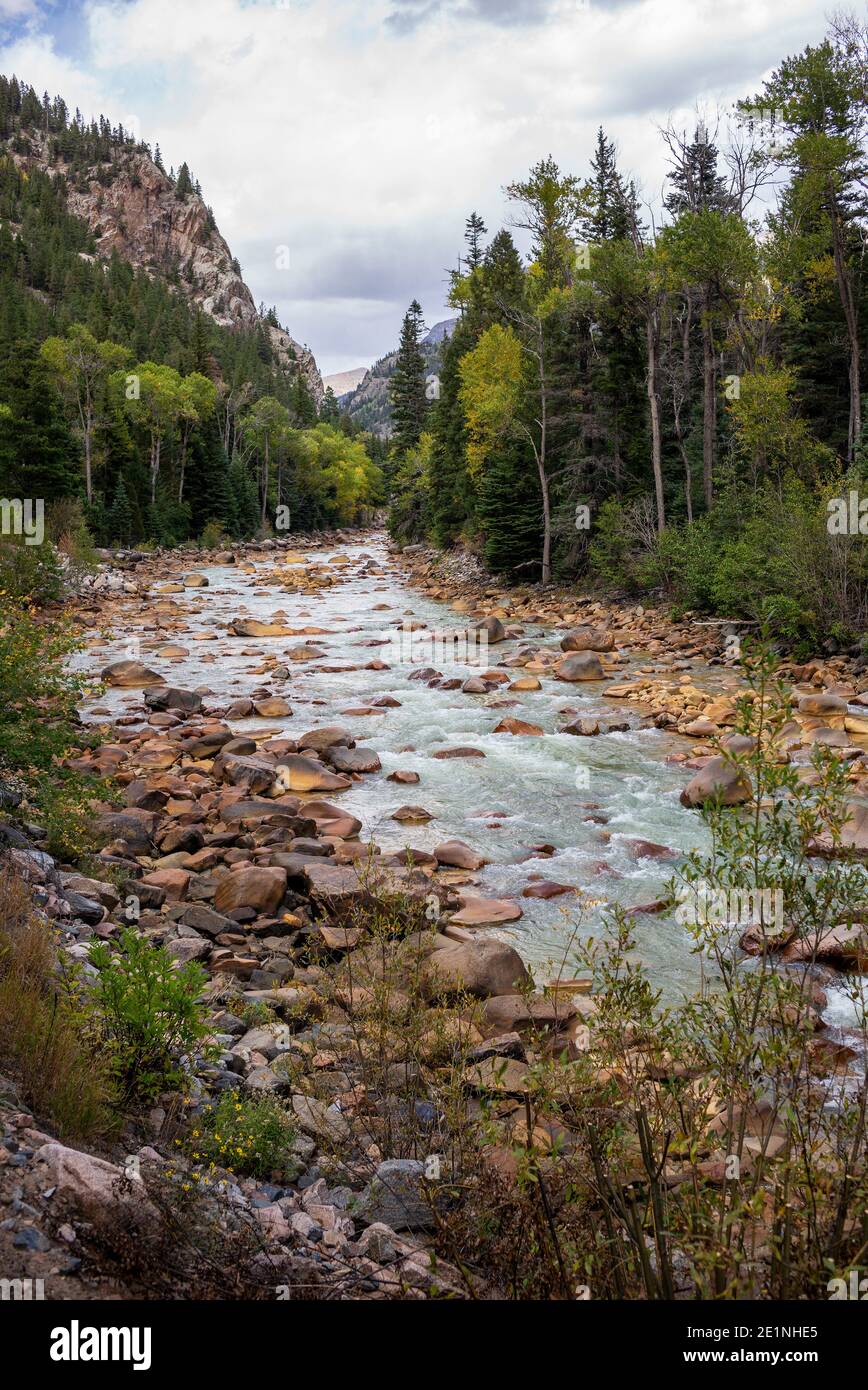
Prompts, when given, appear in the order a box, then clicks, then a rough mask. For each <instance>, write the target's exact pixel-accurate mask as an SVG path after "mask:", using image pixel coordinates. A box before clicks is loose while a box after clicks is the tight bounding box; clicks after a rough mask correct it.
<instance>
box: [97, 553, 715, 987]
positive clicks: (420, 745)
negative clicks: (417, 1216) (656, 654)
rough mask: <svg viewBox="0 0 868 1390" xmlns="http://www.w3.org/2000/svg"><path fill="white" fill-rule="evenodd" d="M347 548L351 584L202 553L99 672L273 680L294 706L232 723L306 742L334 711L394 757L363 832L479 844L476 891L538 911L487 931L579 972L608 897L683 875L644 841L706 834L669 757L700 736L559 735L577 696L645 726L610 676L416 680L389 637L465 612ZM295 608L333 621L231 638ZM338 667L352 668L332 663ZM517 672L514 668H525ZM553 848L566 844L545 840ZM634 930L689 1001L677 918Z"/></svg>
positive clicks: (354, 796) (642, 922) (638, 922)
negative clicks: (283, 580) (182, 586)
mask: <svg viewBox="0 0 868 1390" xmlns="http://www.w3.org/2000/svg"><path fill="white" fill-rule="evenodd" d="M338 554H339V552H338V551H336V550H334V549H331V550H319V551H307V552H305V555H306V558H307V560H308V562H313V563H323V562H330V561H332V560H333V558H334V557H335V556H336V555H338ZM340 555H342V556H343V557H345V558H346V560H348V561H349V562H350V563H346V564H345V565H344V566H343V567H342V568H341V569H340V571H339V572H340V581H339V582H338V583H337V584H335V585H334V586H333V587H331V588H326V589H324V590H322V591H321V592H320V593H319V594H315V595H313V594H303V595H300V596H297V595H295V594H292V593H287V592H285V591H284V590H283V589H281V588H276V587H273V586H266V585H264V584H263V583H262V578H261V576H263V575H264V574H265V573H266V572H267V570H268V569H269V568H270V567H272V566H273V565H274V563H275V555H274V553H273V552H263V553H262V555H261V556H260V555H258V554H257V555H256V556H255V564H256V567H257V574H250V573H245V572H244V570H243V569H241V568H239V567H237V566H231V565H223V566H206V567H199V566H197V567H196V568H202V572H203V573H204V574H205V575H206V576H207V579H208V587H207V588H199V589H196V588H189V589H186V590H185V591H184V593H183V594H182V595H174V596H171V595H167V596H165V597H164V598H161V597H160V596H159V594H157V593H155V594H154V602H153V603H151V602H150V600H149V601H148V603H147V604H146V605H141V603H140V602H139V605H138V606H135V605H132V606H131V618H130V626H129V628H127V629H126V630H120V627H119V625H117V624H116V626H115V628H114V630H113V631H112V632H110V633H108V634H105V636H106V638H107V640H105V641H103V642H100V643H99V644H96V645H95V647H92V648H91V649H90V650H89V652H87V653H85V654H84V655H83V656H82V657H81V658H80V661H81V662H82V663H83V664H84V665H85V667H86V668H87V669H88V670H93V669H94V667H95V662H94V651H97V652H98V654H99V666H100V667H101V666H103V665H105V664H106V663H107V662H108V661H110V660H117V659H119V658H121V657H123V656H125V655H126V656H129V655H136V656H139V655H140V656H141V658H142V659H143V660H145V661H146V662H147V663H148V664H149V665H151V666H153V667H154V668H155V669H156V670H158V671H159V672H160V673H161V674H163V675H164V676H165V677H166V679H167V681H168V682H169V683H170V684H172V685H178V686H183V687H186V688H193V689H197V688H198V689H201V690H202V691H203V692H204V691H207V692H208V699H207V701H206V704H210V703H214V704H220V703H225V702H226V701H227V700H228V699H232V698H240V697H241V696H247V695H249V694H251V692H252V691H254V690H256V689H258V688H262V687H267V688H268V689H269V690H271V691H272V692H273V693H276V694H280V695H283V696H284V697H285V698H286V699H288V700H289V701H290V704H291V706H292V709H293V716H292V717H291V718H286V719H280V718H278V719H267V720H264V719H261V718H255V719H247V720H243V719H242V720H237V721H231V722H232V727H233V729H234V730H235V731H236V732H239V733H241V732H245V731H250V732H252V733H255V734H256V735H257V736H259V735H260V734H261V733H262V731H263V730H264V729H266V728H267V729H268V731H269V736H270V735H271V734H273V733H278V732H283V733H285V734H286V736H287V737H290V738H292V737H297V736H298V735H300V734H301V733H302V732H305V731H306V730H307V729H310V728H312V727H315V726H320V725H326V724H341V725H343V726H344V727H346V728H348V729H350V730H351V732H352V734H353V736H354V738H355V739H356V741H357V743H358V744H359V745H360V746H364V745H367V746H370V747H373V748H375V749H376V750H377V752H378V754H379V756H380V759H381V762H382V771H381V772H378V773H374V774H371V775H365V776H362V777H361V780H359V781H357V782H355V783H354V785H353V786H352V787H351V788H350V789H348V790H346V791H345V792H342V793H339V794H337V795H336V796H335V797H334V799H336V800H338V801H339V803H340V805H341V807H342V808H346V809H348V810H350V811H351V812H352V813H353V814H354V815H356V816H357V817H358V818H359V819H360V820H361V821H362V824H363V831H362V838H363V839H372V840H374V841H375V842H376V843H377V844H378V845H379V846H380V847H381V848H382V849H383V850H394V849H397V848H400V847H402V846H405V845H408V844H409V845H412V846H414V847H416V848H418V849H425V850H431V849H433V847H434V846H435V845H437V844H440V843H441V842H442V841H444V840H448V839H453V838H458V839H461V840H463V841H465V842H466V843H467V844H468V845H470V846H471V847H472V848H474V849H476V850H478V851H479V852H480V853H482V854H484V855H485V856H486V858H488V859H489V860H490V861H491V862H490V863H489V864H488V865H487V866H486V867H485V868H484V869H482V870H481V871H479V873H478V875H476V877H477V878H478V883H479V887H478V889H475V890H474V891H478V892H480V893H482V894H484V895H485V896H488V897H498V898H503V897H506V898H512V899H515V900H516V901H517V902H518V903H519V905H520V907H521V909H522V912H523V916H522V917H521V918H520V920H518V921H515V922H511V923H509V924H505V925H501V926H499V927H497V928H491V929H487V930H492V931H494V932H495V933H496V934H497V935H498V936H500V937H503V938H504V939H507V940H509V941H511V942H512V944H514V945H515V946H516V948H517V949H518V950H519V951H520V953H521V954H522V955H523V956H524V957H525V959H527V960H528V961H529V962H530V963H532V965H534V966H535V967H537V969H538V970H539V973H540V977H541V978H550V977H551V974H557V973H564V974H566V975H569V974H570V973H571V972H570V970H569V968H567V969H566V970H565V971H562V964H563V958H564V953H565V950H566V949H567V947H568V943H569V942H570V940H571V939H572V937H573V934H574V933H575V931H576V926H577V922H579V921H580V922H581V926H580V934H581V935H582V936H590V935H596V934H598V933H599V932H600V930H601V921H602V914H603V912H604V909H605V905H606V903H608V902H613V901H617V902H620V903H622V904H624V905H625V906H633V905H637V904H642V903H649V902H653V900H654V899H656V898H658V897H660V896H661V894H662V891H663V889H664V886H665V883H666V881H667V879H668V878H670V876H671V875H672V872H673V868H674V866H675V865H676V864H677V858H675V857H670V858H668V859H665V860H661V859H654V858H648V857H637V856H636V852H635V846H634V845H632V844H631V841H635V840H636V839H645V840H649V841H652V842H654V843H655V844H658V845H664V846H667V847H668V848H669V849H670V850H672V851H676V852H677V853H678V854H682V853H684V852H686V851H687V850H689V849H691V848H694V847H702V846H704V845H705V843H706V833H705V830H704V827H703V824H702V822H701V820H700V818H699V816H698V814H697V813H696V812H695V811H690V810H687V809H685V808H684V807H682V805H681V804H680V802H679V792H680V790H681V788H682V787H683V785H684V783H685V781H686V780H687V776H688V774H687V772H686V771H685V770H684V769H683V768H681V767H679V766H677V765H671V764H669V763H667V756H668V755H670V754H671V753H673V752H674V751H676V750H680V751H683V750H684V749H685V748H686V747H689V741H688V740H686V739H685V738H683V737H680V736H678V735H672V734H669V733H666V732H664V731H661V730H658V729H655V728H644V729H643V728H639V727H635V728H631V730H630V731H629V732H624V733H612V734H604V735H600V736H596V737H576V736H573V735H570V734H565V733H561V732H559V729H560V728H561V727H562V726H563V724H564V723H566V722H568V718H567V716H565V715H564V714H563V713H562V711H564V710H567V709H568V710H569V711H570V713H569V719H572V718H575V717H576V715H578V716H580V717H597V716H601V717H603V718H605V719H607V720H609V721H612V720H615V721H619V722H621V721H624V720H626V719H629V720H630V723H631V725H638V724H639V723H640V716H639V714H638V713H637V711H636V709H635V707H634V708H632V709H631V707H629V706H628V705H626V704H625V703H624V702H623V701H612V700H606V699H604V698H603V697H602V695H601V694H600V690H601V688H604V687H601V686H600V685H598V684H581V685H572V684H570V685H568V684H565V683H564V682H562V681H558V680H554V679H547V678H546V677H544V676H543V677H542V678H541V681H542V689H541V690H539V691H527V692H509V693H506V690H505V686H504V687H501V688H500V689H499V690H497V691H495V692H494V693H492V694H488V695H471V694H465V693H464V692H462V691H461V690H460V689H453V690H443V689H436V688H430V687H429V686H428V685H427V684H426V683H425V682H424V681H419V680H411V679H409V676H410V675H411V674H412V672H413V670H414V667H413V666H411V665H408V664H395V663H394V661H393V660H391V653H392V648H391V647H390V646H389V645H380V644H381V643H383V641H384V639H388V638H389V636H390V634H391V633H392V632H394V630H395V629H396V628H398V627H400V625H401V624H402V623H403V622H405V621H408V620H409V621H412V622H416V623H424V624H427V626H428V628H431V629H433V628H441V629H442V628H448V627H461V626H463V625H464V623H465V622H466V619H465V618H463V617H461V616H460V615H458V614H457V613H455V612H453V611H452V610H451V609H450V608H447V607H446V606H445V605H443V604H440V603H438V602H435V601H432V600H430V599H426V598H424V597H421V596H420V595H419V594H418V593H417V592H416V591H414V590H413V589H412V588H410V587H409V585H408V584H407V583H406V581H405V580H404V578H403V576H402V574H401V572H400V570H399V569H398V567H397V565H396V564H395V562H394V561H393V560H392V558H391V557H390V555H389V553H388V550H387V548H386V545H385V543H384V541H383V540H381V539H373V540H370V541H368V542H367V543H365V544H363V545H347V546H342V547H341V548H340ZM362 571H364V572H362ZM179 573H181V571H179ZM157 587H159V586H157ZM157 604H159V605H160V606H159V608H158V607H157ZM382 605H389V606H388V608H384V607H382ZM278 610H279V611H280V612H281V613H283V614H285V615H286V619H285V621H286V623H287V624H288V625H289V626H291V627H294V628H301V627H305V626H309V627H311V628H315V629H323V630H324V635H312V636H310V637H309V638H304V637H299V638H297V639H294V638H247V639H245V638H239V637H234V636H229V635H228V634H227V633H226V626H227V625H228V623H229V622H230V620H231V619H232V618H235V617H239V616H244V617H253V618H257V619H260V620H266V619H269V618H271V616H272V615H273V614H274V613H275V612H276V611H278ZM135 623H137V624H138V626H134V624H135ZM522 631H523V635H522V638H521V639H520V643H519V642H516V641H514V640H508V641H506V642H503V643H499V644H497V645H496V646H491V647H490V648H489V651H488V658H487V665H489V666H496V665H497V664H498V662H501V661H503V660H504V659H505V658H508V657H509V656H510V655H511V654H513V653H514V652H515V650H516V648H517V646H518V645H520V644H521V645H524V644H530V645H548V646H551V647H557V645H558V639H559V636H560V634H556V633H554V632H552V631H551V630H546V629H544V628H542V627H533V626H530V625H527V624H525V625H524V626H523V629H522ZM305 641H307V642H310V643H313V644H315V645H316V646H317V647H318V648H319V649H320V650H322V651H323V652H324V653H325V656H324V657H323V658H322V659H319V660H313V661H305V662H298V663H296V662H290V663H289V666H290V674H289V677H288V679H286V680H274V681H272V680H270V679H269V676H268V675H267V674H263V673H262V664H261V656H259V655H257V653H259V654H261V653H266V654H267V655H268V656H272V655H273V656H276V657H277V658H278V660H281V661H282V660H283V659H284V657H285V656H286V653H287V652H288V651H289V650H290V649H291V648H292V647H294V646H298V645H299V644H300V643H301V642H305ZM137 642H138V643H139V644H140V645H136V643H137ZM167 642H173V643H180V644H181V645H182V646H184V647H185V648H186V650H187V652H188V655H185V656H178V657H173V658H169V657H165V656H161V655H160V651H161V648H162V647H164V646H165V644H166V643H167ZM131 643H132V645H131ZM372 660H381V661H386V662H390V666H389V669H387V670H365V669H360V668H362V667H364V666H365V665H366V663H368V662H370V661H372ZM646 660H647V658H646ZM639 664H640V658H639V657H638V656H637V657H636V658H635V659H631V660H629V661H628V662H627V663H625V665H624V666H623V667H622V668H620V669H621V670H622V671H623V672H624V674H625V675H626V674H628V673H629V672H630V671H631V670H632V669H634V668H635V667H636V666H637V665H639ZM325 666H328V667H334V666H338V667H341V666H343V667H346V668H352V669H344V670H337V671H336V670H333V669H330V670H328V671H326V670H323V669H322V668H323V667H325ZM415 669H418V667H416V668H415ZM438 669H440V670H442V671H443V673H444V675H445V676H450V675H457V676H460V677H461V678H462V679H463V678H464V677H465V676H467V675H470V674H473V671H472V669H471V668H470V667H468V666H466V665H459V666H456V667H455V668H449V667H446V666H444V665H443V664H442V663H439V664H438ZM645 669H646V670H647V666H646V667H645ZM688 669H689V671H690V674H691V676H693V677H695V678H696V679H697V680H698V681H699V682H700V684H701V683H702V677H703V676H704V675H705V676H707V675H710V674H711V672H710V670H709V668H705V667H703V666H702V664H701V663H698V662H697V663H690V664H689V667H688ZM517 674H521V673H520V672H516V671H511V672H510V677H511V678H512V677H514V676H515V675H517ZM619 679H620V677H619ZM716 683H717V684H718V686H719V684H720V679H719V673H718V679H717V682H716ZM382 696H391V697H393V698H394V699H395V700H396V701H398V702H399V704H397V705H395V706H387V707H381V708H378V709H377V711H376V713H375V714H365V715H361V714H352V713H347V711H348V710H352V709H353V708H359V707H365V706H367V705H368V703H369V701H371V700H374V699H376V698H378V697H382ZM505 702H508V706H507V705H506V703H505ZM140 705H141V696H140V693H139V692H137V691H130V690H123V689H109V690H106V691H105V692H104V693H102V694H100V695H99V696H98V697H96V698H94V699H93V700H92V701H91V702H90V703H89V704H88V705H87V706H86V708H85V717H86V718H88V719H91V720H100V719H105V712H106V711H109V712H110V713H111V714H112V716H117V715H123V714H124V713H127V712H128V711H129V710H130V709H131V708H132V707H135V706H139V707H140ZM504 715H509V716H512V717H517V718H519V719H524V720H528V721H531V722H533V723H534V724H537V725H540V726H542V728H543V729H544V730H545V736H544V737H539V736H530V735H524V736H523V735H518V736H515V735H509V734H503V733H500V734H496V733H494V732H493V730H494V728H495V726H496V725H497V723H498V722H499V720H500V719H501V718H502V717H503V716H504ZM456 745H471V746H472V747H474V748H477V749H479V750H481V751H482V752H483V753H484V754H485V757H484V758H473V759H449V760H444V761H440V760H437V759H435V758H433V757H432V754H433V753H435V752H437V751H438V750H440V749H444V748H448V747H454V746H456ZM398 769H405V770H408V771H412V772H417V773H418V774H419V778H420V781H419V783H418V784H416V785H410V786H402V785H398V784H396V783H394V782H390V781H388V780H387V778H388V774H389V773H391V772H393V771H395V770H398ZM408 803H410V804H413V805H421V806H423V807H424V808H425V809H426V810H427V811H428V812H429V813H430V814H431V816H432V819H431V820H430V821H429V822H427V823H426V824H413V825H402V824H401V823H399V822H397V821H395V820H393V819H392V813H393V812H394V811H395V810H396V809H397V808H398V807H399V806H401V805H405V804H408ZM543 845H547V846H551V847H553V848H554V850H555V853H554V854H553V855H542V854H540V853H538V852H536V853H535V852H534V850H535V847H539V846H543ZM534 876H536V877H537V878H545V879H553V880H556V881H557V882H559V883H565V884H571V885H575V886H576V887H577V888H579V889H580V890H582V897H581V898H577V897H575V896H572V895H569V896H561V897H558V898H554V899H551V900H548V901H546V900H542V899H536V898H524V897H522V896H521V895H522V890H523V889H524V888H525V887H527V886H528V884H529V882H531V881H533V878H534ZM579 903H581V904H582V912H581V917H580V918H579V916H578V914H577V905H578V904H579ZM635 927H636V936H637V948H638V951H639V954H640V956H641V958H642V960H643V961H644V962H645V963H646V964H647V966H648V968H649V971H650V973H651V976H652V978H653V981H654V984H655V985H656V986H658V987H660V988H661V989H662V990H663V991H664V995H666V996H669V997H672V996H674V995H676V994H678V993H680V992H681V991H682V989H685V988H688V989H689V988H690V987H691V986H692V985H693V984H695V982H696V980H697V977H698V972H699V964H698V962H697V959H696V957H695V956H693V955H692V954H691V949H690V942H689V939H688V937H687V934H686V932H685V930H684V929H683V927H682V926H681V925H680V924H679V923H678V922H677V921H676V920H675V919H674V918H673V917H671V916H658V915H652V914H644V913H643V914H639V915H637V916H636V918H635ZM546 972H550V974H548V975H547V973H546Z"/></svg>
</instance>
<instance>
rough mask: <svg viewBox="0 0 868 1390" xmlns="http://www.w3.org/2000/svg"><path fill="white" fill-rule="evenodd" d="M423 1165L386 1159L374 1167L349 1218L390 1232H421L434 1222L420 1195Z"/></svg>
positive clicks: (404, 1159)
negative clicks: (373, 1172) (384, 1228)
mask: <svg viewBox="0 0 868 1390" xmlns="http://www.w3.org/2000/svg"><path fill="white" fill-rule="evenodd" d="M424 1173H425V1165H424V1163H422V1162H421V1161H420V1160H419V1159H418V1158H390V1159H387V1160H386V1161H385V1162H384V1163H381V1164H380V1165H379V1167H378V1168H377V1171H376V1174H375V1175H374V1177H373V1179H372V1180H371V1182H369V1183H368V1185H367V1187H366V1188H365V1190H364V1192H362V1193H361V1194H360V1196H359V1199H358V1201H357V1202H355V1203H354V1205H353V1208H352V1214H353V1216H354V1217H355V1218H356V1219H357V1220H359V1221H363V1222H365V1223H366V1224H367V1225H369V1226H370V1225H373V1224H374V1223H375V1222H379V1223H382V1224H383V1225H385V1226H389V1227H391V1229H392V1230H393V1231H425V1230H429V1229H430V1228H431V1227H432V1226H433V1225H434V1224H435V1223H434V1215H433V1212H432V1209H431V1202H430V1200H428V1198H427V1197H426V1196H425V1195H423V1192H422V1187H423V1183H424V1181H425V1179H424Z"/></svg>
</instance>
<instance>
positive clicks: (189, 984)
mask: <svg viewBox="0 0 868 1390" xmlns="http://www.w3.org/2000/svg"><path fill="white" fill-rule="evenodd" d="M90 963H91V965H93V966H94V967H95V968H96V971H97V978H96V980H95V981H94V986H93V994H92V1007H93V1009H94V1015H95V1024H96V1028H97V1031H98V1033H99V1036H100V1039H101V1042H102V1044H103V1045H104V1046H105V1047H106V1048H107V1050H108V1053H109V1057H110V1060H111V1065H112V1068H113V1071H114V1074H115V1077H116V1080H117V1084H118V1092H119V1099H120V1101H121V1103H122V1104H124V1105H126V1104H129V1103H131V1102H134V1101H139V1100H147V1099H149V1098H151V1097H153V1096H155V1095H158V1094H159V1093H160V1092H161V1091H169V1090H176V1089H181V1088H182V1087H183V1084H184V1081H185V1077H186V1076H187V1075H188V1069H187V1068H186V1067H185V1064H184V1058H185V1057H189V1056H190V1054H192V1053H194V1052H195V1051H196V1050H197V1049H198V1048H200V1046H201V1044H202V1040H203V1039H204V1038H205V1036H206V1035H207V1032H208V1028H207V1025H206V1022H205V1016H204V1009H203V1005H202V1002H201V995H202V991H203V989H204V986H205V983H206V980H207V975H206V974H205V971H204V970H203V969H202V967H201V966H200V965H197V964H196V962H195V961H190V962H188V963H187V964H186V965H183V966H181V967H180V968H179V967H178V965H177V963H176V962H175V961H174V960H173V958H172V956H171V955H170V954H169V952H168V951H167V950H166V948H165V947H164V946H155V945H153V944H152V943H151V942H150V941H148V939H147V938H146V937H143V936H140V935H139V934H138V932H136V931H135V929H134V928H132V927H129V928H127V930H126V931H124V932H123V934H122V936H121V938H120V941H119V943H118V949H117V950H116V951H114V952H113V951H112V950H111V948H110V946H109V945H108V944H107V943H106V942H103V941H100V942H95V943H93V944H92V945H91V948H90Z"/></svg>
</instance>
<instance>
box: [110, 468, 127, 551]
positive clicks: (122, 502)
mask: <svg viewBox="0 0 868 1390" xmlns="http://www.w3.org/2000/svg"><path fill="white" fill-rule="evenodd" d="M106 525H107V530H108V534H109V539H110V540H111V541H113V542H117V543H118V544H120V545H122V546H128V545H129V544H130V542H131V541H132V538H133V513H132V508H131V507H130V499H129V497H128V496H127V489H126V486H125V484H124V475H123V473H121V474H120V476H119V477H118V483H117V487H116V488H115V495H114V501H113V502H112V505H111V510H110V512H109V515H108V521H107V523H106Z"/></svg>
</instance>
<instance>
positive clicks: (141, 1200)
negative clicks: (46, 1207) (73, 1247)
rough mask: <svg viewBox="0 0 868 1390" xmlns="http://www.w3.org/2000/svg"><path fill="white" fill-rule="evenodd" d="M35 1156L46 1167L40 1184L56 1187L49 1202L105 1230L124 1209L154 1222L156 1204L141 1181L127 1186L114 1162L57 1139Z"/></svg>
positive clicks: (121, 1170) (43, 1146)
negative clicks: (81, 1150) (150, 1198)
mask: <svg viewBox="0 0 868 1390" xmlns="http://www.w3.org/2000/svg"><path fill="white" fill-rule="evenodd" d="M35 1157H36V1159H37V1160H38V1161H39V1162H41V1163H43V1164H45V1166H46V1168H47V1180H44V1181H43V1182H42V1183H41V1186H42V1187H43V1188H49V1187H53V1188H54V1189H55V1192H54V1196H53V1197H52V1204H56V1205H58V1206H61V1207H65V1208H66V1209H67V1210H69V1211H70V1212H71V1213H72V1214H74V1215H75V1216H76V1217H77V1218H78V1219H79V1220H81V1221H88V1222H91V1223H92V1224H93V1225H94V1226H96V1227H98V1228H100V1229H102V1230H107V1229H110V1228H113V1227H114V1226H115V1225H116V1223H117V1221H118V1216H119V1213H120V1212H121V1211H122V1210H123V1211H124V1212H126V1213H130V1214H133V1213H134V1214H135V1215H136V1216H137V1217H139V1218H141V1219H144V1220H145V1221H147V1222H148V1223H154V1225H156V1223H157V1220H158V1214H157V1211H156V1208H155V1207H154V1206H153V1205H152V1203H151V1202H150V1201H149V1200H148V1198H147V1196H146V1194H145V1191H144V1187H143V1185H142V1183H141V1181H138V1182H137V1181H135V1180H132V1183H131V1186H128V1185H127V1183H126V1182H125V1180H124V1171H123V1169H121V1168H119V1167H118V1166H117V1165H116V1164H114V1163H108V1162H106V1160H105V1159H104V1158H97V1157H95V1155H93V1154H86V1153H81V1152H79V1150H78V1149H69V1148H67V1147H66V1145H65V1144H59V1143H50V1144H43V1145H42V1147H41V1148H40V1149H38V1150H37V1153H36V1155H35Z"/></svg>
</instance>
